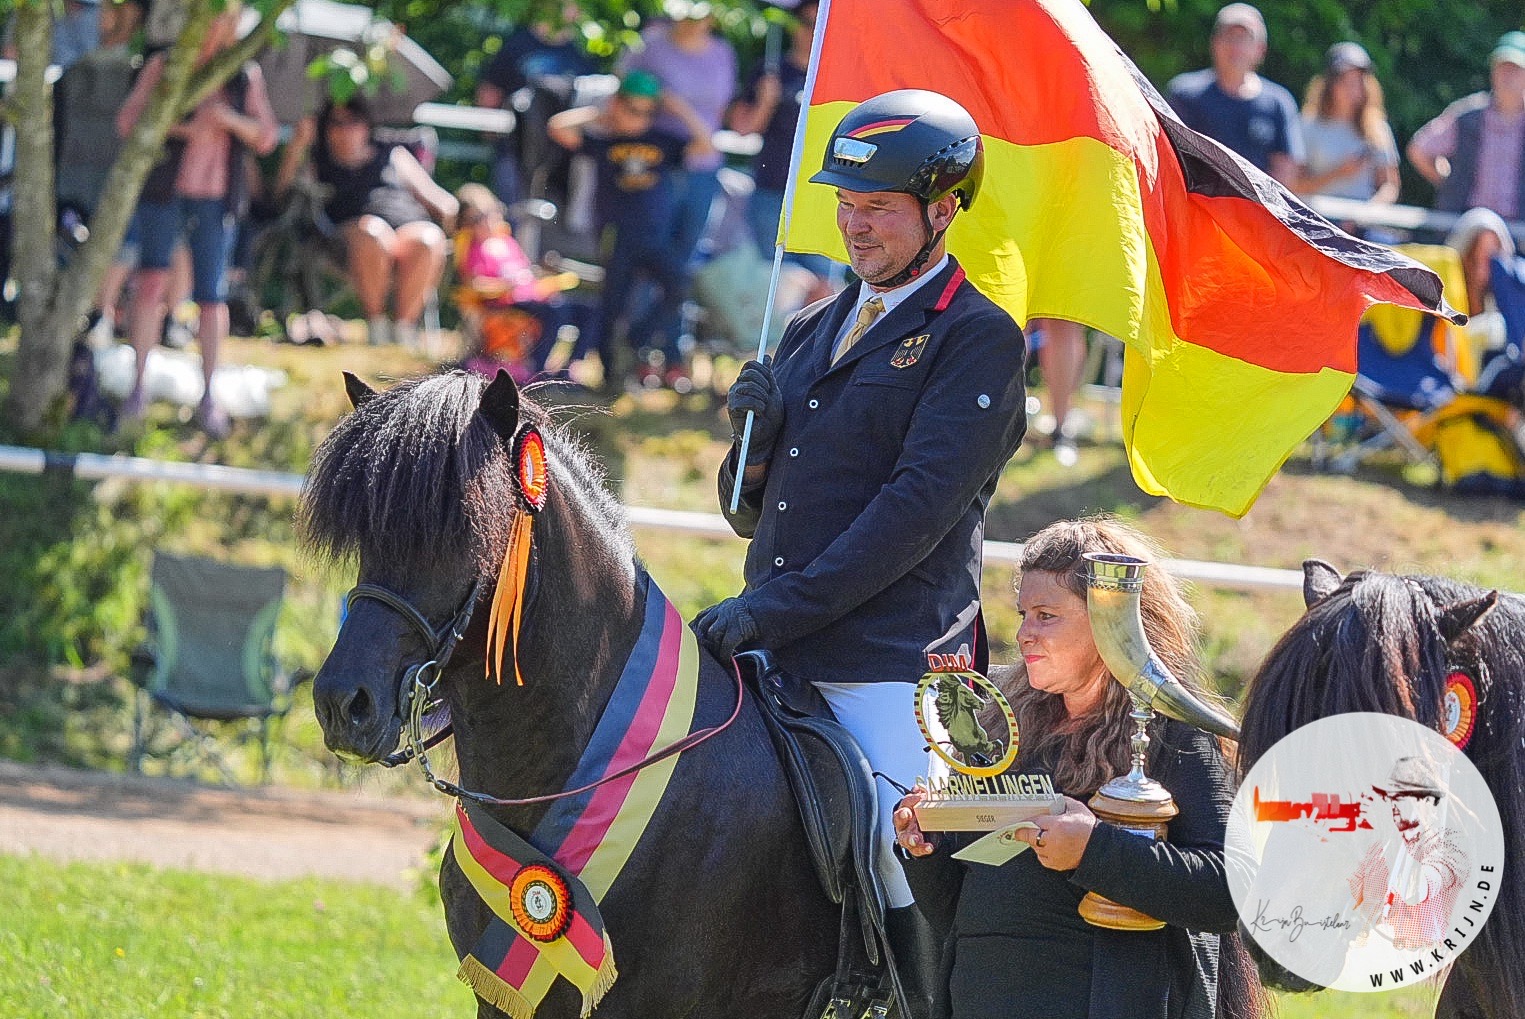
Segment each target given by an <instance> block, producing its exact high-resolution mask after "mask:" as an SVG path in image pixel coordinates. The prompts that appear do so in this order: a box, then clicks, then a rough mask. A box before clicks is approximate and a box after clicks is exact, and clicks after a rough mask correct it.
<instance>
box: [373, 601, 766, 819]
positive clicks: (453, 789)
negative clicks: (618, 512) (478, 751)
mask: <svg viewBox="0 0 1525 1019" xmlns="http://www.w3.org/2000/svg"><path fill="white" fill-rule="evenodd" d="M486 585H487V580H486V578H485V577H478V578H477V581H476V583H475V584H473V585H472V587H471V592H470V593H469V594H467V596H466V600H465V601H464V602H462V604H461V606H460V608H458V609H456V612H455V615H454V616H453V617H452V618H451V620H450V622H448V623H446V624H445V626H444V627H443V628H441V629H438V630H436V629H435V628H434V627H432V626H430V625H429V620H428V619H427V618H426V617H425V616H424V614H423V613H422V612H420V611H418V609H416V608H414V607H413V604H412V603H411V602H409V601H408V599H406V598H404V597H403V596H402V595H400V594H398V593H397V592H395V591H393V590H391V589H389V588H385V587H382V586H381V585H380V584H356V585H355V586H354V587H353V588H351V589H350V591H349V593H348V594H346V595H345V596H344V607H345V610H346V611H348V610H349V609H350V608H352V607H353V606H354V604H355V602H357V601H359V600H360V599H362V598H370V599H371V600H372V601H379V602H381V603H382V604H383V605H385V606H387V607H388V608H390V609H392V611H394V612H396V613H397V614H399V615H400V616H402V617H403V619H405V620H407V622H408V625H409V626H411V627H412V628H413V630H414V631H415V632H416V633H417V634H418V635H419V636H420V637H422V638H423V641H424V645H425V646H426V647H428V648H429V656H428V659H427V660H425V661H423V662H420V663H419V664H417V665H412V666H409V667H408V670H407V671H406V672H404V673H403V677H402V682H401V684H400V685H399V687H398V690H397V716H398V718H399V719H400V720H401V721H402V731H403V738H404V739H405V740H406V741H407V746H405V747H404V748H403V749H401V750H398V751H396V752H394V753H392V754H389V755H387V757H385V758H383V759H382V761H381V762H380V763H381V764H382V765H384V766H385V767H388V768H395V767H397V766H398V765H400V764H406V763H408V762H409V761H413V760H416V761H417V762H418V766H419V768H420V769H421V770H422V771H423V773H424V778H425V780H427V781H428V783H429V784H430V785H432V786H433V787H434V788H435V789H437V790H439V791H440V792H442V793H444V794H445V795H446V796H454V797H457V798H459V799H467V800H471V801H473V802H475V803H480V804H483V805H486V806H496V807H524V806H531V805H533V804H537V803H549V802H551V801H553V800H559V799H563V798H565V797H568V796H577V795H580V794H582V793H585V792H588V791H589V790H591V789H596V788H598V787H599V786H601V785H604V784H605V783H608V782H615V781H618V780H619V779H622V778H625V777H626V776H628V775H633V774H635V773H636V772H638V771H640V770H642V769H643V768H648V767H650V766H651V765H653V764H656V763H657V762H659V761H664V760H666V759H667V758H669V757H672V756H674V755H677V754H681V753H683V752H684V751H685V750H692V749H693V748H694V747H696V746H698V745H699V744H701V743H703V742H704V741H705V740H708V739H710V738H711V737H713V736H718V735H719V734H720V733H722V732H724V731H725V730H726V729H728V728H729V727H730V725H731V723H732V722H734V721H736V718H737V716H738V715H740V714H741V703H742V698H743V692H742V691H743V684H742V678H741V669H740V667H739V666H736V665H735V663H734V662H733V663H732V667H733V669H734V670H735V673H736V706H735V707H734V708H733V709H732V710H731V714H730V716H729V717H728V718H727V719H726V720H725V721H724V722H721V723H720V724H719V725H712V726H709V727H707V728H704V729H700V730H698V731H696V732H691V733H689V734H688V735H687V736H684V737H683V738H682V739H680V740H675V741H674V742H672V743H670V744H668V745H667V746H666V747H663V748H662V749H661V750H657V751H653V752H652V753H651V754H649V755H647V756H646V757H645V758H643V759H642V760H640V761H637V762H636V763H635V764H632V765H630V766H629V767H626V768H621V769H620V770H619V771H616V772H614V773H613V774H609V775H605V776H604V777H603V778H600V779H598V780H597V781H594V782H590V783H588V784H587V785H584V786H581V787H579V788H577V789H566V790H563V791H561V792H558V793H548V794H546V795H544V796H526V797H521V798H518V799H505V798H503V797H498V796H489V795H488V794H487V793H482V792H476V791H474V790H471V789H466V788H463V787H462V786H459V785H456V784H455V783H454V782H451V781H448V780H447V779H443V778H440V777H439V776H438V775H436V774H435V773H434V769H433V768H432V767H431V766H430V764H429V753H428V752H429V751H430V750H432V749H433V748H434V747H436V746H438V745H439V744H440V743H442V742H444V741H445V740H446V739H447V738H449V737H450V735H451V734H452V732H453V726H452V725H446V726H444V727H442V728H441V729H440V730H439V731H438V732H436V733H434V734H433V735H432V736H429V737H427V738H426V737H425V736H424V718H425V716H427V715H428V713H429V710H430V709H431V708H433V707H434V706H436V704H437V703H438V700H439V698H438V697H437V691H438V687H439V681H440V677H441V676H442V675H444V672H445V666H446V665H448V664H449V663H450V659H451V656H453V655H454V654H455V649H456V647H457V646H458V645H459V644H460V642H461V638H463V637H464V636H465V635H466V628H467V627H468V626H470V625H471V617H472V614H473V613H474V612H475V610H476V606H477V602H478V601H479V600H480V599H481V597H482V592H483V588H484V587H486Z"/></svg>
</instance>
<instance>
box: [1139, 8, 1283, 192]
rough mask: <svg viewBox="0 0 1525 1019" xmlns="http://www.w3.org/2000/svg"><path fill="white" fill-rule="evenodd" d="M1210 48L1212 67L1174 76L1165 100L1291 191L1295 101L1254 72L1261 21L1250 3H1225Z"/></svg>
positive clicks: (1262, 45) (1262, 50) (1260, 53)
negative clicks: (1226, 4) (1225, 5)
mask: <svg viewBox="0 0 1525 1019" xmlns="http://www.w3.org/2000/svg"><path fill="white" fill-rule="evenodd" d="M1211 46H1212V57H1213V66H1211V67H1208V68H1204V69H1203V70H1200V71H1188V72H1187V73H1185V74H1180V75H1177V76H1176V77H1175V78H1173V79H1172V80H1171V82H1170V84H1169V85H1167V86H1166V87H1165V98H1166V99H1168V100H1169V101H1170V105H1171V107H1172V108H1173V109H1174V110H1175V111H1176V114H1177V115H1178V116H1179V117H1180V118H1181V120H1182V121H1183V122H1184V123H1185V124H1186V126H1187V127H1189V128H1191V129H1192V130H1194V131H1198V132H1200V133H1202V134H1205V135H1207V136H1208V137H1209V138H1214V139H1216V140H1217V141H1219V142H1221V143H1223V144H1224V145H1225V146H1227V147H1228V148H1230V149H1232V150H1233V151H1235V152H1237V153H1239V155H1241V156H1243V157H1244V158H1245V159H1247V160H1249V161H1250V162H1251V163H1253V164H1254V165H1255V166H1257V167H1259V168H1260V169H1262V170H1264V171H1265V172H1266V173H1269V174H1270V175H1271V176H1272V177H1275V178H1276V179H1277V180H1279V181H1281V182H1282V184H1284V185H1285V186H1286V187H1288V188H1289V189H1295V188H1296V187H1297V186H1298V177H1299V175H1300V174H1301V171H1302V164H1303V134H1302V123H1301V121H1300V120H1299V118H1298V115H1297V101H1296V100H1295V99H1293V98H1292V93H1291V92H1288V91H1287V90H1286V89H1284V88H1282V87H1281V86H1280V85H1278V84H1276V83H1275V82H1274V81H1268V80H1266V79H1265V78H1262V77H1261V76H1260V75H1258V74H1256V73H1255V72H1256V69H1257V68H1259V67H1260V64H1261V61H1263V60H1265V56H1266V23H1265V19H1264V18H1262V17H1261V16H1260V11H1258V10H1256V9H1255V8H1254V7H1252V6H1250V5H1249V4H1243V3H1234V4H1229V5H1228V6H1227V7H1225V8H1223V9H1222V10H1220V11H1219V12H1218V17H1217V19H1216V20H1215V21H1214V22H1213V35H1212V43H1211Z"/></svg>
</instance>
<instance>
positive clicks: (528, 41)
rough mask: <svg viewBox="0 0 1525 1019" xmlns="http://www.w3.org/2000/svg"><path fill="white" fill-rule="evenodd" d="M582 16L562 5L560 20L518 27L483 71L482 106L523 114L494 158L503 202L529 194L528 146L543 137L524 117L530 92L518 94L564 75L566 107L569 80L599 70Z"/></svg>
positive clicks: (478, 98)
mask: <svg viewBox="0 0 1525 1019" xmlns="http://www.w3.org/2000/svg"><path fill="white" fill-rule="evenodd" d="M581 21H582V11H581V10H580V9H579V8H578V6H577V4H575V3H565V4H562V6H561V14H560V18H559V19H555V20H553V19H549V18H541V19H539V20H536V21H533V22H531V23H530V24H529V25H527V26H523V27H520V28H517V29H515V30H514V31H513V33H512V34H510V35H509V36H507V37H506V38H505V39H504V40H503V44H502V46H500V47H499V49H498V52H497V53H495V54H493V58H492V60H491V61H490V62H489V63H488V65H487V67H486V69H485V70H484V71H483V72H482V79H481V81H480V82H479V83H478V84H477V91H476V103H477V105H478V106H490V107H493V108H495V109H506V110H513V111H514V113H515V114H516V115H517V116H519V117H520V118H521V121H520V123H519V125H518V126H517V129H516V130H515V131H514V133H513V134H511V135H505V136H503V137H501V138H499V139H498V142H497V148H496V152H495V154H494V158H493V165H492V178H491V181H490V185H491V187H492V192H493V194H495V195H497V196H498V199H499V200H500V201H501V202H503V204H504V205H512V204H513V203H515V202H517V201H519V200H520V199H521V198H525V197H527V195H528V190H527V189H528V187H529V184H528V182H527V181H526V180H524V175H525V173H526V172H528V171H529V169H530V168H529V167H527V166H526V165H525V162H526V149H527V148H528V147H532V146H533V145H534V144H535V143H536V142H540V141H541V139H539V138H531V137H530V135H531V134H532V133H533V127H534V126H533V125H532V124H528V123H524V122H523V118H524V116H525V114H527V113H530V112H531V105H532V104H531V102H530V97H528V96H524V97H522V98H521V99H516V98H515V95H516V93H519V92H520V90H522V89H529V88H533V87H537V86H542V85H544V84H546V83H547V82H548V81H554V80H555V79H562V80H563V84H561V85H558V86H557V87H558V89H560V88H566V89H567V90H566V91H565V92H563V93H561V94H560V95H559V98H560V99H561V100H562V102H561V105H562V106H565V105H566V102H565V100H566V98H567V96H569V95H570V94H571V92H570V87H569V85H570V83H569V82H567V81H566V79H571V78H576V77H578V76H579V75H584V74H595V73H597V71H598V67H597V66H596V65H595V64H594V62H593V59H592V58H591V57H589V56H588V53H587V51H586V50H584V49H583V47H582V44H581V42H580V41H579V39H578V38H577V33H576V26H577V25H578V24H579V23H580V22H581Z"/></svg>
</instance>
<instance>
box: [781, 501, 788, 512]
mask: <svg viewBox="0 0 1525 1019" xmlns="http://www.w3.org/2000/svg"><path fill="white" fill-rule="evenodd" d="M788 508H789V504H788V503H787V502H781V503H779V504H778V509H779V512H780V513H782V512H783V511H784V510H786V509H788Z"/></svg>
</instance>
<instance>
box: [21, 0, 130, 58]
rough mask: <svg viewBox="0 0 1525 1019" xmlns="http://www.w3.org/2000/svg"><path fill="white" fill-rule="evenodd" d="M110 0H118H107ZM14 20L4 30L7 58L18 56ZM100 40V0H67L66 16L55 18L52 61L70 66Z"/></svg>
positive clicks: (64, 10) (111, 1)
mask: <svg viewBox="0 0 1525 1019" xmlns="http://www.w3.org/2000/svg"><path fill="white" fill-rule="evenodd" d="M107 2H108V4H111V3H114V2H115V0H107ZM14 32H15V24H14V23H12V24H11V25H10V26H9V27H8V28H7V29H6V34H5V46H4V47H3V53H4V56H5V58H6V59H7V60H15V59H16V40H15V38H14V35H13V33H14ZM100 44H101V2H100V0H64V3H63V16H62V17H55V18H54V21H53V54H52V62H53V63H54V64H56V65H58V67H59V69H60V70H68V69H69V67H70V66H71V65H72V64H73V63H74V62H75V61H76V60H78V59H79V58H80V57H83V56H84V55H85V54H86V53H91V52H94V51H95V50H96V49H97V48H98V47H99V46H100Z"/></svg>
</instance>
